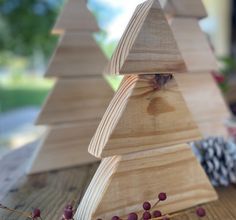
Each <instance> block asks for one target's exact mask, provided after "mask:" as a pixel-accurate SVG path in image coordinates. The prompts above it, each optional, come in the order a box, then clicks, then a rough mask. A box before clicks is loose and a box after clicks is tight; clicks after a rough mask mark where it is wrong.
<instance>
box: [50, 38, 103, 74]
mask: <svg viewBox="0 0 236 220" xmlns="http://www.w3.org/2000/svg"><path fill="white" fill-rule="evenodd" d="M106 64H107V59H106V57H105V55H104V54H103V52H102V51H101V49H100V48H99V46H98V45H97V44H96V42H95V40H94V39H93V36H92V35H91V34H89V33H80V34H68V33H66V34H65V35H64V36H62V39H61V41H60V42H59V44H58V47H57V49H56V50H55V53H54V56H52V58H51V62H50V64H49V67H48V70H47V73H46V76H47V77H78V76H95V75H102V72H103V69H104V67H105V65H106Z"/></svg>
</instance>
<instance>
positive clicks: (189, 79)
mask: <svg viewBox="0 0 236 220" xmlns="http://www.w3.org/2000/svg"><path fill="white" fill-rule="evenodd" d="M163 7H164V10H165V12H166V13H167V14H168V15H169V17H170V24H171V28H172V32H173V34H174V36H175V39H176V41H177V44H178V46H179V49H180V52H181V54H182V56H183V58H184V61H185V63H186V66H187V72H188V73H187V74H181V75H180V74H179V75H177V76H176V80H177V82H178V84H179V87H180V89H181V91H182V92H183V96H184V98H185V100H186V102H187V104H188V107H189V108H190V110H191V112H192V114H193V116H194V118H195V120H196V122H197V124H198V126H199V128H200V130H201V132H202V134H203V135H204V136H216V135H220V136H227V131H226V128H225V126H224V121H225V120H226V119H227V118H228V117H230V111H229V109H228V107H227V105H226V104H225V101H224V99H223V97H222V94H221V92H220V90H219V88H218V87H217V85H216V83H215V81H214V79H213V77H212V75H211V72H212V71H215V70H217V60H216V58H215V56H214V53H213V51H212V49H211V47H210V46H209V42H208V39H207V38H206V35H205V34H204V33H203V32H202V30H201V28H200V26H199V19H200V18H203V17H205V16H206V15H207V13H206V11H205V8H204V5H203V4H202V1H201V0H188V1H186V0H173V1H172V0H167V1H166V2H165V3H164V4H163ZM186 7H187V9H186ZM189 73H193V74H189Z"/></svg>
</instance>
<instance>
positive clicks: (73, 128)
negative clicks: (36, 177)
mask: <svg viewBox="0 0 236 220" xmlns="http://www.w3.org/2000/svg"><path fill="white" fill-rule="evenodd" d="M99 122H100V119H97V120H94V121H91V122H88V121H85V122H80V123H78V124H77V123H75V124H73V123H72V124H68V125H60V126H53V127H50V128H48V132H47V134H46V135H45V138H44V140H43V141H42V143H41V144H40V145H39V146H38V149H37V150H36V151H35V154H34V156H33V157H32V162H31V164H30V166H29V169H28V174H35V173H41V172H45V171H50V170H58V169H62V168H67V167H73V166H78V165H83V164H89V163H92V162H95V161H97V159H96V158H95V157H93V156H92V155H91V154H89V153H88V145H89V143H90V141H91V138H92V137H93V135H94V132H95V131H96V128H97V126H98V124H99Z"/></svg>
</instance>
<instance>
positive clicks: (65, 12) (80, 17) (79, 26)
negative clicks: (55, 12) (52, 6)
mask: <svg viewBox="0 0 236 220" xmlns="http://www.w3.org/2000/svg"><path fill="white" fill-rule="evenodd" d="M97 31H99V27H98V25H97V22H96V19H95V18H94V17H93V15H92V13H91V12H90V11H89V10H88V8H87V5H86V0H67V2H66V4H65V6H64V8H63V9H62V12H61V14H60V16H59V18H58V20H57V21H56V24H55V26H54V28H53V30H52V33H53V34H63V33H65V32H74V33H77V32H97Z"/></svg>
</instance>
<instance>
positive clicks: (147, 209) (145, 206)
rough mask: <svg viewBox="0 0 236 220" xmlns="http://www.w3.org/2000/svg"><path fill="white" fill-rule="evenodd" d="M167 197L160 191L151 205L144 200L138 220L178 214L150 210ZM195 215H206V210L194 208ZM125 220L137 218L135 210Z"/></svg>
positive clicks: (116, 218)
mask: <svg viewBox="0 0 236 220" xmlns="http://www.w3.org/2000/svg"><path fill="white" fill-rule="evenodd" d="M166 199H167V195H166V193H164V192H162V193H159V195H158V200H157V202H156V203H155V204H154V205H153V206H151V203H150V202H148V201H146V202H144V203H143V210H144V212H143V214H142V217H141V219H140V220H149V219H153V220H154V219H156V220H169V219H171V218H173V217H176V216H178V215H180V214H181V213H175V214H162V212H161V211H160V210H153V211H151V209H154V208H155V207H156V206H157V205H158V204H159V202H162V201H165V200H166ZM196 215H197V216H198V217H200V218H202V217H204V216H206V211H205V210H204V209H203V208H198V209H197V210H196ZM97 220H102V219H101V218H99V219H97ZM111 220H122V219H121V218H120V217H119V216H113V217H112V218H111ZM126 220H138V215H137V213H135V212H132V213H130V214H129V215H128V216H127V219H126Z"/></svg>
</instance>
